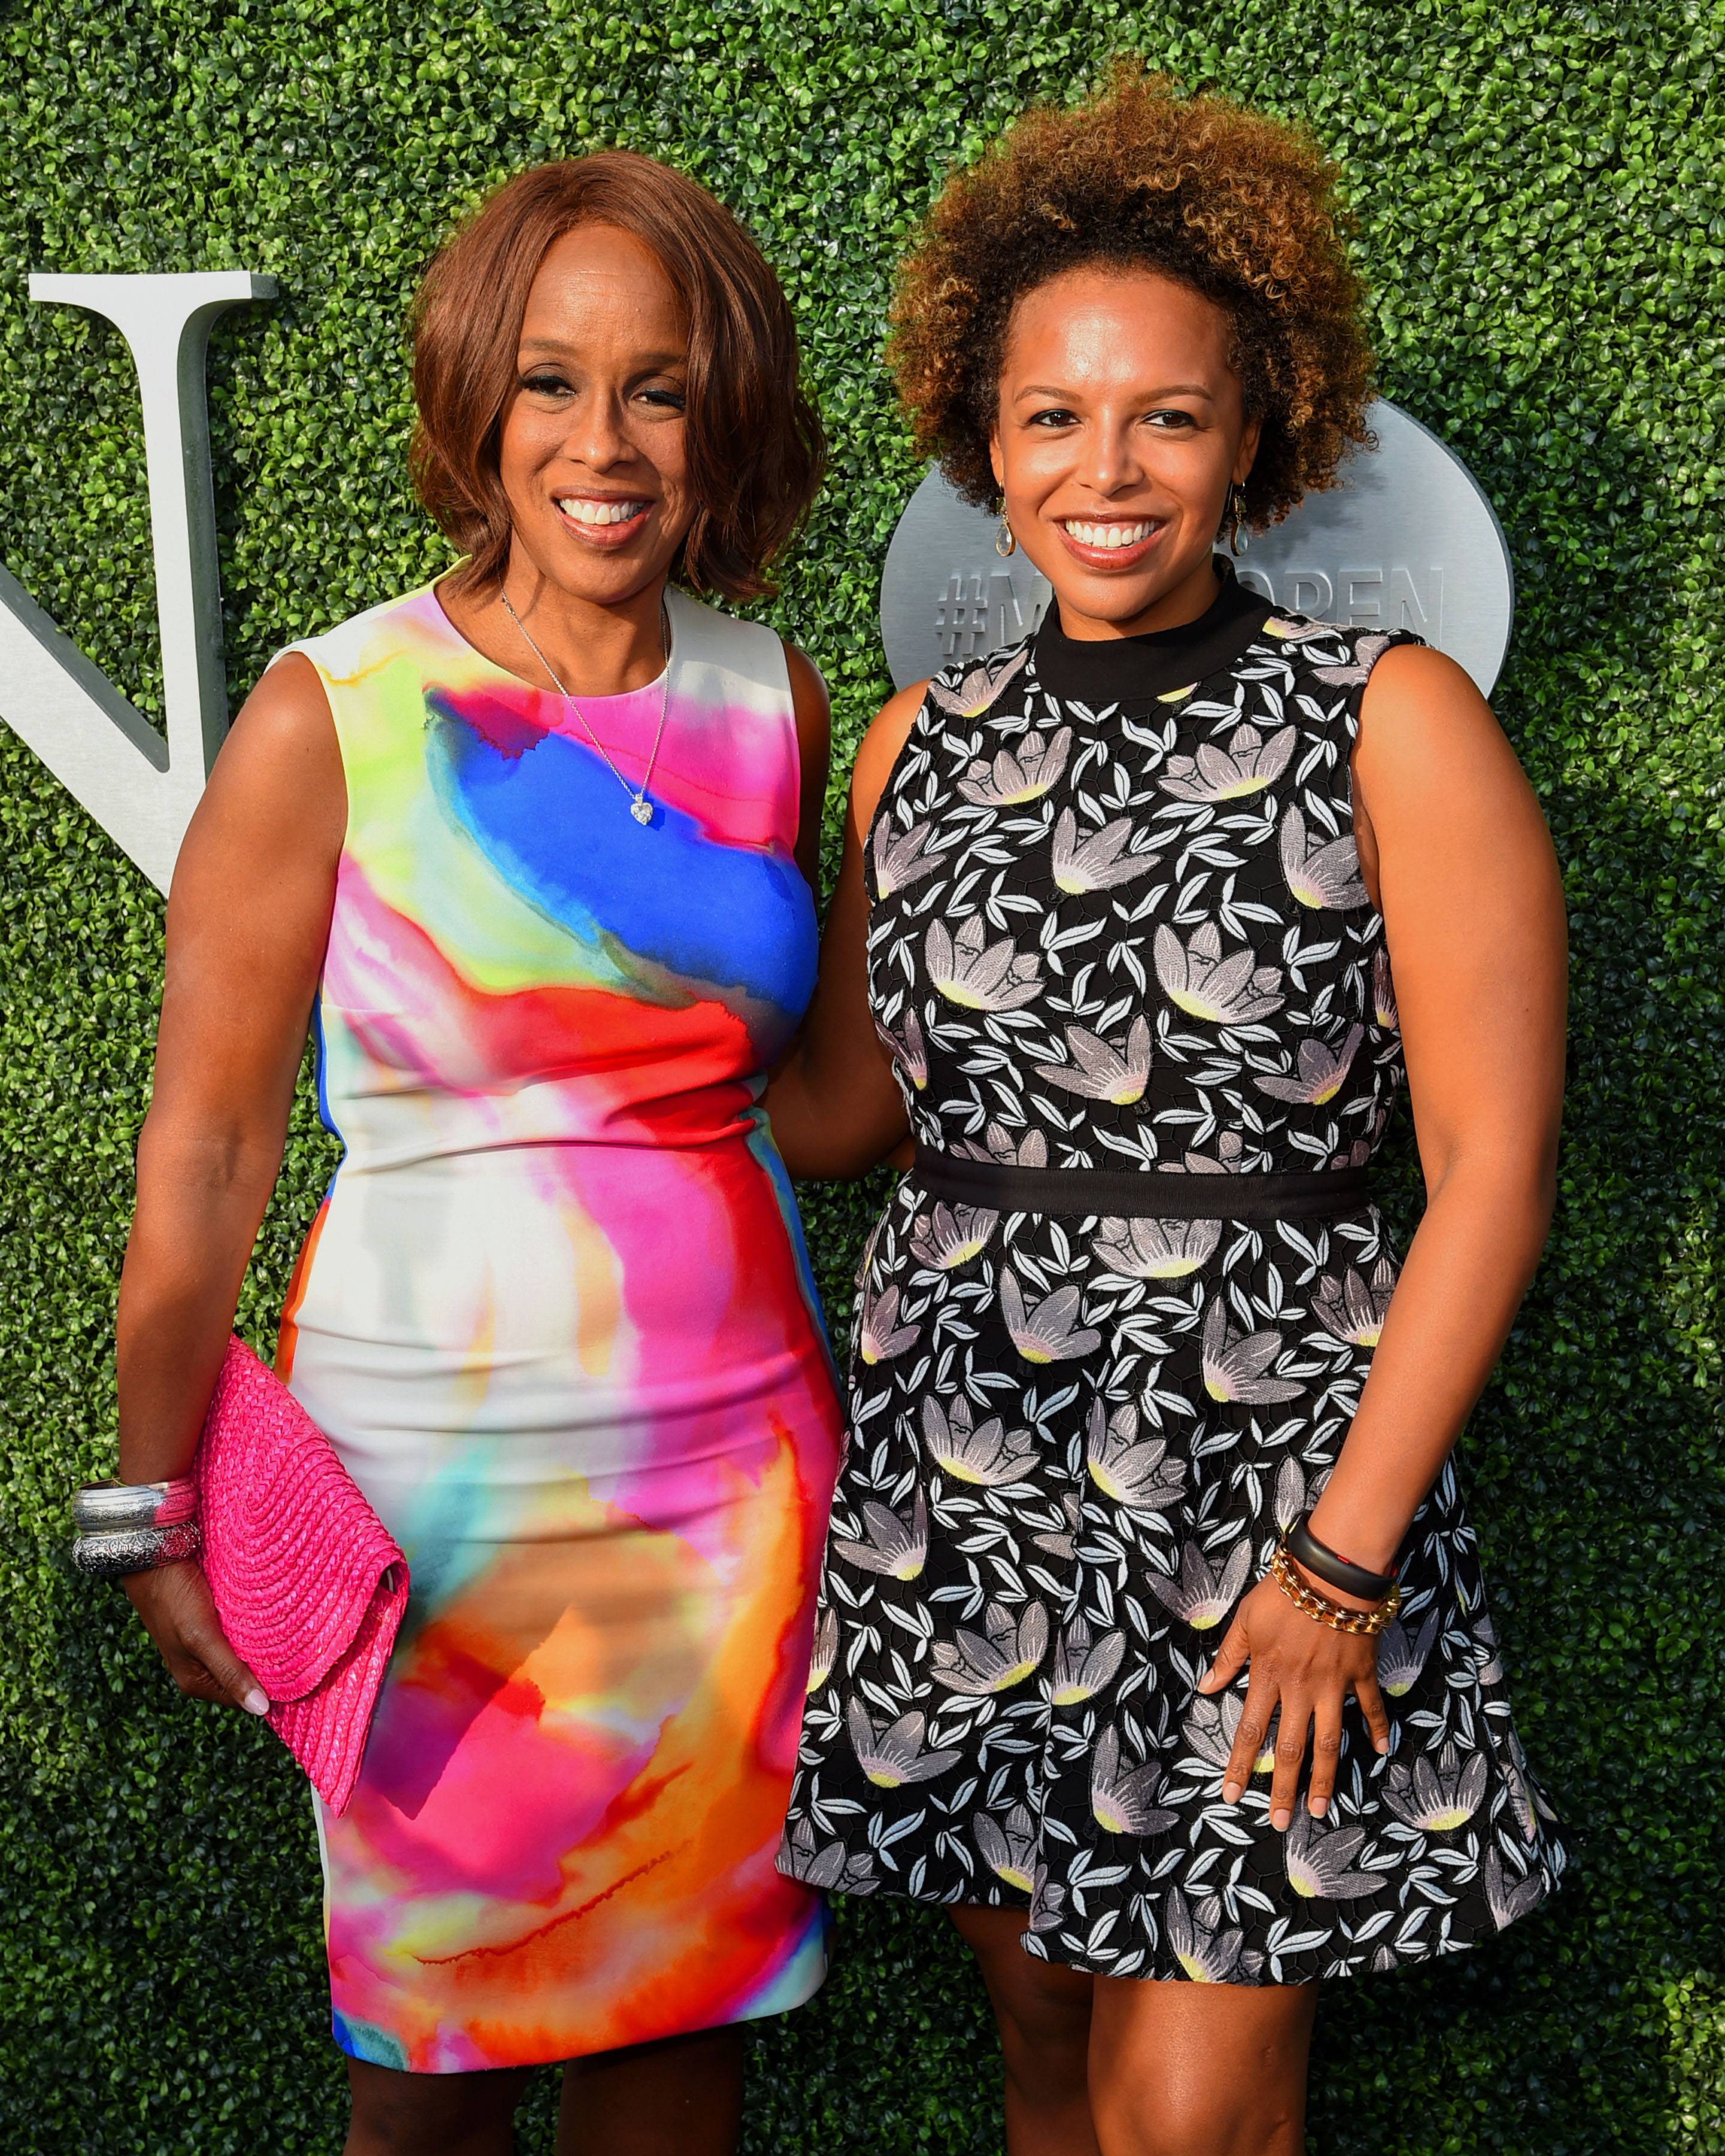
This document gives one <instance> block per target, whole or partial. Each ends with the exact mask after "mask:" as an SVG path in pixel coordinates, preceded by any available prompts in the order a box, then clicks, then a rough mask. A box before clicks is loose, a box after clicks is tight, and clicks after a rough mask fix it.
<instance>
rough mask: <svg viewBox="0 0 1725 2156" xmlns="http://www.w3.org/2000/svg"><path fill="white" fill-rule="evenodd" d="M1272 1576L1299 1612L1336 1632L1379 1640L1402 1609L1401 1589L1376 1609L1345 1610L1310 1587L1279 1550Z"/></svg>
mask: <svg viewBox="0 0 1725 2156" xmlns="http://www.w3.org/2000/svg"><path fill="white" fill-rule="evenodd" d="M1270 1576H1271V1578H1272V1579H1273V1580H1274V1581H1275V1582H1276V1585H1277V1586H1278V1587H1279V1588H1280V1589H1281V1591H1282V1593H1283V1594H1286V1597H1287V1598H1288V1599H1289V1601H1290V1602H1291V1603H1292V1604H1293V1605H1294V1607H1295V1609H1297V1610H1299V1611H1300V1612H1301V1614H1302V1615H1304V1616H1307V1617H1312V1618H1315V1619H1316V1620H1317V1622H1318V1623H1319V1624H1320V1625H1328V1626H1329V1628H1330V1630H1332V1632H1358V1633H1363V1634H1364V1635H1366V1636H1367V1637H1368V1638H1370V1639H1375V1638H1376V1637H1377V1636H1378V1633H1380V1632H1381V1631H1382V1630H1384V1627H1385V1625H1388V1624H1389V1621H1390V1620H1391V1619H1392V1618H1393V1617H1394V1615H1395V1613H1396V1612H1397V1610H1398V1609H1400V1608H1401V1606H1402V1591H1401V1589H1400V1588H1399V1587H1392V1588H1391V1589H1390V1590H1389V1594H1386V1595H1385V1596H1384V1599H1383V1600H1382V1601H1381V1602H1380V1603H1378V1605H1377V1607H1376V1608H1375V1609H1345V1608H1344V1607H1343V1604H1341V1603H1339V1602H1332V1601H1331V1599H1330V1598H1329V1597H1328V1595H1327V1594H1319V1593H1318V1591H1317V1589H1316V1588H1315V1587H1312V1586H1309V1585H1308V1584H1307V1581H1306V1580H1305V1578H1304V1577H1303V1576H1302V1575H1301V1573H1300V1572H1299V1571H1298V1570H1297V1568H1296V1566H1295V1563H1294V1560H1293V1559H1292V1558H1291V1557H1290V1556H1289V1555H1288V1553H1287V1552H1286V1550H1285V1549H1281V1548H1278V1549H1277V1551H1276V1555H1275V1556H1274V1557H1273V1558H1271V1560H1270Z"/></svg>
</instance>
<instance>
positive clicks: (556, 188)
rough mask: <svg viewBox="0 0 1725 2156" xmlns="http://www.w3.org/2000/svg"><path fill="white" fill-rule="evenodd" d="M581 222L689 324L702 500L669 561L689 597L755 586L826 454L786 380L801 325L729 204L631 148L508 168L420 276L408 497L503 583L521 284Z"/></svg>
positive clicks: (808, 497)
mask: <svg viewBox="0 0 1725 2156" xmlns="http://www.w3.org/2000/svg"><path fill="white" fill-rule="evenodd" d="M583 224H608V225H613V226H615V227H616V228H619V230H621V231H624V232H627V233H630V234H633V235H634V238H635V239H639V241H641V243H642V244H644V246H645V247H647V248H648V249H650V250H651V252H652V253H653V254H654V255H655V257H656V258H657V259H658V260H659V262H660V264H661V266H662V267H663V269H664V270H665V275H666V276H667V277H668V278H669V279H670V283H671V285H672V288H673V289H674V290H675V292H676V294H677V296H678V298H679V299H680V301H681V302H682V305H683V309H684V311H685V315H686V316H687V319H688V323H689V382H688V407H687V413H688V418H687V426H688V435H687V439H688V454H689V475H690V482H691V490H692V491H693V493H694V495H695V499H696V502H697V503H698V504H699V506H698V507H697V509H696V513H695V521H694V522H693V523H692V524H691V526H690V527H689V530H688V532H687V534H686V535H685V538H684V540H683V544H682V547H681V548H680V551H679V552H678V555H677V557H676V559H675V561H674V562H672V564H671V573H672V575H673V576H675V577H677V579H678V580H679V581H680V583H685V584H686V585H688V586H689V587H690V588H691V590H694V591H707V590H712V591H716V592H719V593H722V595H723V596H724V597H725V598H730V599H751V598H757V597H758V596H759V595H760V594H761V593H763V592H765V591H767V590H768V589H769V588H770V585H769V582H768V568H769V567H770V565H771V563H772V562H773V559H774V557H775V556H777V555H778V553H779V552H781V551H782V549H783V547H784V546H785V544H786V542H788V540H789V538H790V537H791V535H792V534H793V532H794V531H795V530H796V528H797V526H798V524H799V523H800V522H801V521H802V520H803V516H804V515H805V514H806V513H807V511H808V509H809V504H810V503H811V501H813V500H814V495H815V491H816V490H817V488H818V487H819V484H820V476H821V470H822V467H823V465H824V461H825V454H826V449H825V443H824V439H823V437H822V434H821V427H820V420H819V416H818V415H817V413H816V412H815V410H814V406H813V405H812V404H811V403H809V399H808V398H806V397H805V396H804V395H803V393H802V390H801V388H799V386H798V371H797V332H796V327H795V325H794V324H793V321H792V320H791V311H790V308H789V306H788V305H787V304H786V300H785V296H784V294H783V291H782V290H780V287H779V283H778V278H777V277H775V276H774V275H773V271H772V270H771V269H769V268H768V265H767V262H766V259H765V258H764V257H763V256H762V253H761V250H760V249H759V248H757V246H756V244H755V243H754V242H753V240H752V239H750V238H749V236H748V234H747V233H746V232H745V231H744V230H743V228H742V226H741V225H740V224H739V223H737V219H736V218H734V217H732V214H731V213H730V211H729V210H727V209H726V208H725V207H724V206H723V204H722V203H718V202H716V201H715V200H714V198H713V197H712V196H711V195H710V194H709V193H707V192H706V188H705V187H697V186H696V183H695V182H694V181H692V180H688V179H685V178H684V177H683V176H682V174H681V173H680V172H672V171H671V170H670V168H669V167H667V166H665V165H661V164H660V163H658V162H656V161H655V159H654V158H651V157H639V156H638V155H636V154H635V152H634V151H629V150H604V151H598V152H596V153H595V154H594V155H593V156H592V157H578V158H572V159H570V160H568V161H567V162H564V163H562V164H556V165H539V166H536V167H534V168H533V169H532V170H531V172H521V173H519V174H518V175H517V176H516V177H515V178H514V179H512V180H510V181H508V182H506V183H505V185H504V186H502V187H500V188H498V190H497V192H496V193H495V194H494V195H492V196H491V198H490V200H489V201H488V202H486V203H485V204H484V205H483V206H482V207H481V208H480V209H479V210H478V211H477V212H476V213H475V215H474V216H473V217H472V218H470V219H469V221H468V222H467V223H465V225H463V226H462V227H461V228H460V229H459V231H458V232H457V233H456V234H455V235H454V238H453V239H451V240H449V242H448V244H446V245H445V246H444V249H442V251H441V252H440V253H439V255H438V256H437V258H436V259H435V260H434V262H433V264H432V265H431V267H430V269H429V270H428V271H427V273H426V276H425V280H424V284H423V285H421V286H420V288H419V295H418V300H417V302H416V303H415V306H414V311H413V395H414V399H415V401H416V403H417V404H418V418H417V420H416V422H415V423H414V428H413V447H412V449H411V450H410V452H409V468H410V470H411V471H412V474H413V485H414V487H415V488H416V490H418V495H419V499H420V500H421V501H423V502H424V505H425V506H426V508H427V509H428V510H429V511H430V513H431V515H432V516H433V517H434V518H435V520H436V521H437V522H438V524H439V526H441V527H442V529H443V530H444V531H445V532H447V533H448V535H449V537H450V538H451V539H453V540H454V542H455V544H456V545H457V546H458V547H460V548H461V549H462V550H463V552H465V553H466V554H467V555H468V556H469V557H470V560H469V561H468V562H467V563H466V564H465V567H463V568H462V569H461V570H460V572H459V579H460V581H461V582H462V583H465V584H469V585H474V584H479V585H484V584H495V583H498V582H499V581H500V579H501V577H502V574H503V569H504V565H505V563H506V562H507V560H508V558H509V536H510V514H509V503H508V500H507V498H506V495H505V494H504V491H503V482H502V480H501V477H500V476H499V470H498V451H499V441H500V437H501V431H502V425H503V415H504V413H505V411H506V408H507V407H508V404H509V401H510V398H511V394H512V393H513V391H514V388H515V386H516V351H517V346H518V345H519V342H520V339H521V322H522V319H523V317H524V316H525V315H526V307H527V295H528V292H529V290H531V286H532V283H533V280H534V278H535V277H536V275H538V272H539V265H540V264H541V263H542V261H543V260H544V259H545V256H546V253H547V250H548V249H550V248H551V247H552V244H554V243H555V242H556V241H557V240H558V239H562V236H563V234H565V233H566V232H570V231H572V230H573V229H574V228H576V227H577V226H578V225H583Z"/></svg>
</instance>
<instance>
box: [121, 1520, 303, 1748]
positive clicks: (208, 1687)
mask: <svg viewBox="0 0 1725 2156" xmlns="http://www.w3.org/2000/svg"><path fill="white" fill-rule="evenodd" d="M123 1584H124V1586H125V1588H126V1593H127V1594H128V1595H130V1597H131V1606H132V1608H133V1609H136V1611H137V1613H138V1615H139V1616H140V1617H141V1619H142V1620H143V1625H144V1630H146V1632H147V1633H148V1634H149V1635H150V1637H151V1639H152V1640H154V1641H155V1643H156V1649H157V1653H158V1654H159V1655H161V1656H162V1661H165V1662H166V1663H167V1671H168V1675H169V1676H171V1677H172V1679H173V1681H174V1682H175V1683H176V1684H177V1686H179V1688H180V1690H181V1691H182V1692H184V1693H185V1695H186V1697H187V1698H188V1699H208V1700H213V1702H215V1704H216V1705H217V1706H218V1707H244V1709H245V1711H246V1712H247V1713H248V1714H267V1713H268V1712H270V1702H269V1700H268V1699H267V1698H266V1697H265V1696H264V1688H263V1686H261V1685H260V1684H259V1682H258V1681H257V1679H256V1678H255V1677H254V1676H253V1675H252V1673H251V1671H249V1669H248V1668H247V1667H246V1666H245V1664H244V1662H243V1661H240V1659H239V1655H236V1654H235V1653H234V1650H233V1648H232V1647H230V1646H229V1645H228V1640H227V1637H226V1635H225V1634H224V1633H223V1630H222V1620H221V1619H220V1618H219V1617H218V1616H217V1614H216V1599H215V1597H214V1596H213V1594H211V1593H210V1591H209V1582H208V1580H207V1579H206V1578H204V1576H203V1566H202V1565H201V1564H199V1563H198V1562H197V1560H196V1558H183V1559H182V1561H181V1562H180V1563H178V1564H164V1565H161V1566H158V1567H157V1568H156V1569H155V1570H154V1571H151V1572H133V1573H127V1575H126V1579H125V1581H124V1583H123Z"/></svg>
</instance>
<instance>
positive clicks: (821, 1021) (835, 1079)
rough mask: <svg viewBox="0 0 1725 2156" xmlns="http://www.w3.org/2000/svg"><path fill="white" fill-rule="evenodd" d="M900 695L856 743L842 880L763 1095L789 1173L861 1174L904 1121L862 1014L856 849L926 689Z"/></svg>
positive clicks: (862, 927) (864, 911)
mask: <svg viewBox="0 0 1725 2156" xmlns="http://www.w3.org/2000/svg"><path fill="white" fill-rule="evenodd" d="M924 687H925V684H924V683H922V682H920V681H919V682H917V683H916V685H914V686H913V687H911V688H908V689H901V690H900V691H899V693H898V695H897V696H895V697H893V699H892V700H891V702H890V703H888V704H886V705H885V706H883V707H882V709H881V711H880V715H879V716H878V717H877V718H876V719H875V722H874V724H873V725H872V726H870V728H869V731H868V732H867V733H866V734H865V736H864V737H863V744H862V747H860V749H859V750H858V751H857V757H856V768H855V771H854V772H853V773H852V774H851V780H850V808H849V811H848V813H847V814H846V816H845V850H844V854H843V855H842V857H841V860H840V862H839V882H838V886H837V888H836V890H835V891H834V894H833V903H832V907H831V910H830V911H829V913H828V915H827V923H826V929H825V932H824V934H823V936H822V937H821V944H820V979H819V985H818V986H817V987H816V988H815V991H814V1002H813V1003H812V1004H810V1005H809V1016H808V1018H807V1019H806V1020H805V1021H804V1023H803V1030H802V1032H801V1034H799V1035H798V1039H797V1043H796V1045H795V1046H794V1047H793V1050H791V1053H790V1055H788V1057H787V1058H786V1060H785V1061H784V1062H783V1064H782V1065H780V1066H779V1069H778V1070H777V1071H776V1072H775V1073H774V1075H773V1081H772V1083H771V1084H770V1085H769V1086H768V1089H767V1112H768V1117H769V1119H770V1121H771V1122H772V1125H773V1138H774V1140H775V1142H777V1144H778V1149H779V1152H780V1153H781V1154H782V1155H783V1158H784V1163H785V1165H786V1167H787V1168H788V1169H789V1170H790V1173H792V1174H793V1176H797V1177H799V1178H812V1177H816V1176H855V1175H862V1174H865V1173H867V1171H868V1170H869V1169H870V1168H873V1167H875V1165H876V1164H877V1163H879V1162H880V1161H882V1160H884V1159H885V1158H886V1157H887V1155H888V1154H889V1153H890V1152H892V1150H893V1148H894V1147H895V1146H896V1145H897V1144H899V1142H901V1140H902V1139H903V1138H904V1137H905V1136H906V1132H907V1131H908V1129H909V1125H908V1124H907V1122H906V1120H905V1108H904V1102H903V1101H902V1100H901V1098H900V1096H899V1090H898V1087H897V1085H896V1083H895V1081H894V1080H893V1076H892V1065H891V1060H889V1058H888V1056H887V1053H886V1050H885V1049H884V1048H883V1047H882V1046H881V1045H880V1035H879V1034H877V1033H876V1032H875V1021H874V1019H873V1018H872V1017H871V1016H870V1013H869V983H868V968H867V962H866V961H867V944H868V932H869V895H868V889H867V885H866V884H865V881H864V877H863V845H864V842H865V839H866V838H867V836H868V830H869V826H870V824H871V823H872V822H873V821H874V817H875V808H876V807H877V806H878V804H879V803H880V796H881V794H882V793H884V792H885V790H886V782H887V780H888V778H890V777H891V774H892V767H893V765H894V764H895V763H896V762H897V761H898V757H899V752H900V751H901V749H902V748H903V747H904V745H905V742H906V741H907V740H908V739H909V737H910V731H911V726H912V725H913V724H914V723H915V721H916V713H917V711H919V710H920V709H921V708H922V692H923V689H924Z"/></svg>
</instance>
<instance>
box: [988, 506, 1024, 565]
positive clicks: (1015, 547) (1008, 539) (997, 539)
mask: <svg viewBox="0 0 1725 2156" xmlns="http://www.w3.org/2000/svg"><path fill="white" fill-rule="evenodd" d="M1018 551H1019V542H1018V541H1017V540H1016V539H1014V537H1013V536H1012V526H1011V525H1009V523H1008V522H1007V521H1006V516H1005V513H1004V511H1003V512H1002V514H1001V518H1000V529H999V531H997V532H996V533H995V534H994V552H996V553H997V554H999V556H1000V557H1001V559H1002V560H1003V561H1004V559H1005V558H1006V557H1007V556H1008V555H1009V554H1016V553H1017V552H1018Z"/></svg>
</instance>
